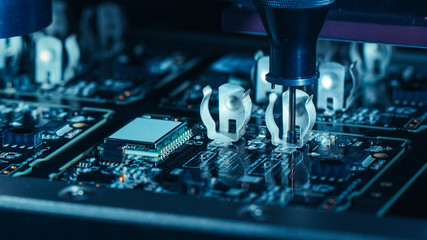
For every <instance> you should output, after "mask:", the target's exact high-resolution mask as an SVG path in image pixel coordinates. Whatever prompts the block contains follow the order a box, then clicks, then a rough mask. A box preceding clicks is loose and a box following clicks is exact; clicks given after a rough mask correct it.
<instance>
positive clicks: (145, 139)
mask: <svg viewBox="0 0 427 240" xmlns="http://www.w3.org/2000/svg"><path fill="white" fill-rule="evenodd" d="M184 125H185V123H184V122H179V121H169V120H162V119H151V118H136V119H134V120H133V121H132V122H130V123H128V124H127V125H126V126H124V127H123V128H121V129H120V130H118V131H117V132H115V133H114V134H113V135H111V136H110V137H109V139H111V140H117V141H125V142H134V143H144V144H153V145H157V144H158V143H160V142H162V141H163V140H164V139H165V138H167V136H168V135H170V134H172V133H174V132H175V131H177V130H179V129H181V128H182V127H184Z"/></svg>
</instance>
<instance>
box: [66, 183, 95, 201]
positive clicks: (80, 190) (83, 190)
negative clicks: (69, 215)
mask: <svg viewBox="0 0 427 240" xmlns="http://www.w3.org/2000/svg"><path fill="white" fill-rule="evenodd" d="M94 194H95V190H94V189H92V188H89V187H85V186H68V187H66V188H64V189H62V190H61V191H59V193H58V196H59V197H60V198H63V199H67V200H74V201H84V200H86V199H88V198H89V197H90V196H92V195H94Z"/></svg>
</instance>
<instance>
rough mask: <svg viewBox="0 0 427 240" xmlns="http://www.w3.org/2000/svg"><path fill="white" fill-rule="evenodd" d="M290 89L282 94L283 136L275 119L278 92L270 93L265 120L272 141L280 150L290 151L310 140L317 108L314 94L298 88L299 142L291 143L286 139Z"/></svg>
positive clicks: (297, 116) (297, 123) (297, 124)
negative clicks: (280, 135)
mask: <svg viewBox="0 0 427 240" xmlns="http://www.w3.org/2000/svg"><path fill="white" fill-rule="evenodd" d="M288 99H289V91H286V92H284V93H283V94H282V103H283V115H282V117H283V130H282V131H283V137H282V138H280V137H279V127H278V126H277V124H276V121H275V120H274V115H273V114H274V113H273V109H274V104H275V103H276V100H277V94H276V93H271V94H270V102H269V104H268V106H267V110H266V112H265V122H266V124H267V128H268V130H269V131H270V134H271V143H272V144H273V145H275V146H279V148H278V149H277V150H278V151H287V152H290V151H292V150H293V149H295V148H301V147H302V146H304V144H305V143H306V142H307V141H308V137H309V133H310V131H311V129H312V128H313V127H314V124H315V122H316V108H315V107H314V103H313V95H311V96H309V95H308V94H307V93H306V92H304V91H302V90H299V89H297V90H296V113H295V114H296V122H295V123H296V126H297V143H296V144H290V143H288V142H287V141H286V134H287V132H288V121H289V117H288V116H289V102H288Z"/></svg>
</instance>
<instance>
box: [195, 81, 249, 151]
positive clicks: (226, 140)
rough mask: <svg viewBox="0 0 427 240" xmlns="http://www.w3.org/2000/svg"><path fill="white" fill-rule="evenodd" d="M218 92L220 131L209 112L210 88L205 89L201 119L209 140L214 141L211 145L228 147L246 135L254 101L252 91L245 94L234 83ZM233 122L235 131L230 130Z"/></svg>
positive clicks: (222, 87) (225, 85) (228, 84)
mask: <svg viewBox="0 0 427 240" xmlns="http://www.w3.org/2000/svg"><path fill="white" fill-rule="evenodd" d="M218 92H219V93H218V96H219V97H218V99H219V131H218V132H217V131H216V123H215V121H214V119H213V118H212V115H211V114H210V111H209V99H210V97H211V95H212V88H211V87H210V86H206V87H205V88H204V89H203V99H202V103H201V105H200V117H201V118H202V121H203V123H204V124H205V126H206V128H207V133H208V138H210V139H213V140H214V141H213V142H212V143H211V144H213V145H215V146H219V147H227V146H229V145H230V144H231V142H236V141H237V140H239V139H240V138H241V137H242V136H243V135H244V134H245V127H246V125H247V124H248V122H249V119H250V117H251V114H252V100H251V98H250V96H249V93H250V91H246V92H245V90H244V89H243V88H242V87H240V86H239V85H236V84H233V83H226V84H223V85H221V86H220V87H219V89H218ZM231 121H234V122H235V123H236V129H235V131H232V130H231V129H230V122H231Z"/></svg>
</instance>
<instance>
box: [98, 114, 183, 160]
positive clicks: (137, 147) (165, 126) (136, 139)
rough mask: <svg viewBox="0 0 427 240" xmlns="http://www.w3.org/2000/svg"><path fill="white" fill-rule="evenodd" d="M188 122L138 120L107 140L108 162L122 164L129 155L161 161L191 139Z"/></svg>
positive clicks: (105, 152) (105, 156)
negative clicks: (119, 162) (120, 162)
mask: <svg viewBox="0 0 427 240" xmlns="http://www.w3.org/2000/svg"><path fill="white" fill-rule="evenodd" d="M186 126H187V124H186V122H180V121H170V120H163V119H153V118H136V119H134V120H133V121H131V122H130V123H128V124H127V125H126V126H124V127H123V128H121V129H119V130H118V131H117V132H115V133H114V134H112V135H111V136H110V137H108V138H107V139H106V140H105V143H106V145H105V149H104V159H105V160H107V161H122V159H123V157H124V156H125V155H136V156H141V157H143V158H144V160H149V161H153V162H157V161H159V160H161V159H163V158H164V157H165V156H167V155H168V154H169V153H170V152H171V151H173V150H174V149H176V148H177V147H179V146H180V145H182V144H183V143H184V142H185V141H186V140H187V139H188V138H189V137H190V136H191V130H190V129H188V128H187V127H186Z"/></svg>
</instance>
